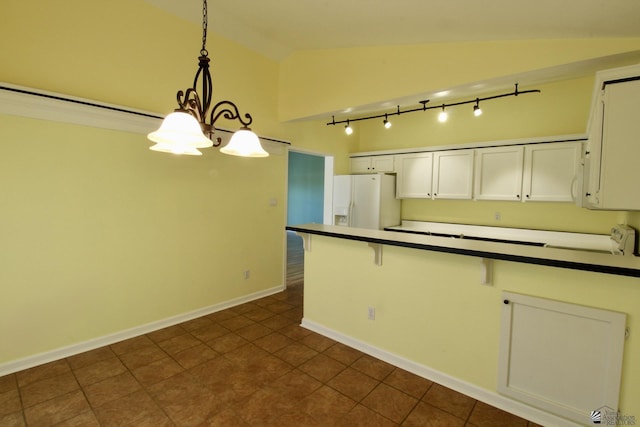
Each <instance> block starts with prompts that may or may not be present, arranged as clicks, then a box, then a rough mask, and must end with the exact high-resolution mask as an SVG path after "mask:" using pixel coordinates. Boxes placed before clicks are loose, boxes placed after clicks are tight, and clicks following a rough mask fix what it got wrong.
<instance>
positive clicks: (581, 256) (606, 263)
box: [286, 224, 640, 277]
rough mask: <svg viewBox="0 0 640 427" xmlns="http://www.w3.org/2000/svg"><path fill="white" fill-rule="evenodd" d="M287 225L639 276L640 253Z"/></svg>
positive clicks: (402, 244)
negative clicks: (609, 252) (632, 254)
mask: <svg viewBox="0 0 640 427" xmlns="http://www.w3.org/2000/svg"><path fill="white" fill-rule="evenodd" d="M286 229H287V230H291V231H296V232H299V233H309V234H312V235H313V234H315V235H320V236H327V237H335V238H339V239H347V240H356V241H362V242H367V243H378V244H383V245H389V246H400V247H406V248H412V249H420V250H426V251H435V252H446V253H452V254H458V255H467V256H475V257H479V258H488V259H498V260H505V261H513V262H522V263H527V264H537V265H545V266H550V267H559V268H569V269H573V270H583V271H592V272H597V273H607V274H615V275H621V276H631V277H640V257H635V256H621V255H611V254H606V253H600V252H591V251H583V250H575V249H560V248H553V247H540V246H533V245H522V244H517V243H505V242H496V241H485V240H475V239H456V238H451V237H441V236H433V235H424V234H413V233H405V232H400V231H385V230H371V229H364V228H354V227H341V226H334V225H323V224H302V225H296V226H287V227H286Z"/></svg>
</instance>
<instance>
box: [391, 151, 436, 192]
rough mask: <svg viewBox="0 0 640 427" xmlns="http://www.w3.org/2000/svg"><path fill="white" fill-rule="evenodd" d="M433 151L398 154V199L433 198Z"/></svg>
mask: <svg viewBox="0 0 640 427" xmlns="http://www.w3.org/2000/svg"><path fill="white" fill-rule="evenodd" d="M432 171H433V153H413V154H399V155H397V156H396V172H397V173H398V175H397V178H396V197H397V198H398V199H410V198H422V199H430V198H431V176H432Z"/></svg>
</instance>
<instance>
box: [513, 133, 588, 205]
mask: <svg viewBox="0 0 640 427" xmlns="http://www.w3.org/2000/svg"><path fill="white" fill-rule="evenodd" d="M581 154H582V143H580V142H557V143H550V144H531V145H526V146H525V149H524V175H523V178H522V195H523V201H525V202H527V201H539V202H572V201H574V200H575V198H576V197H577V194H576V192H577V191H578V190H577V187H576V184H577V180H578V173H579V166H580V158H581Z"/></svg>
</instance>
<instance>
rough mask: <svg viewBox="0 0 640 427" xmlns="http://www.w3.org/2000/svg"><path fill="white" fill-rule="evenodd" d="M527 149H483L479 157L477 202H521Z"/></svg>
mask: <svg viewBox="0 0 640 427" xmlns="http://www.w3.org/2000/svg"><path fill="white" fill-rule="evenodd" d="M523 156H524V147H523V146H521V145H515V146H511V147H493V148H479V149H477V150H476V156H475V180H474V183H475V185H474V196H473V198H474V199H477V200H516V201H519V200H520V199H521V197H520V195H521V191H522V159H523Z"/></svg>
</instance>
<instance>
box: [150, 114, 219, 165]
mask: <svg viewBox="0 0 640 427" xmlns="http://www.w3.org/2000/svg"><path fill="white" fill-rule="evenodd" d="M147 137H148V138H149V139H150V140H151V141H153V142H155V143H156V145H154V146H153V147H149V148H150V149H151V150H154V151H162V152H167V153H174V154H191V155H201V154H202V153H201V152H200V151H198V150H197V149H198V148H207V147H211V146H212V145H213V142H212V141H211V140H210V139H209V138H207V137H206V136H204V134H203V133H202V129H201V128H200V123H198V121H197V120H196V118H195V117H193V116H192V115H191V114H189V113H185V112H181V111H175V112H173V113H171V114H169V115H168V116H167V117H165V119H164V120H163V121H162V124H161V125H160V128H159V129H158V130H157V131H155V132H151V133H150V134H149V135H147Z"/></svg>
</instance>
